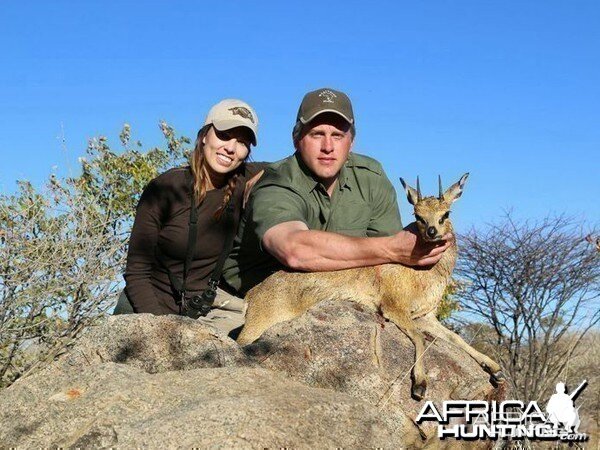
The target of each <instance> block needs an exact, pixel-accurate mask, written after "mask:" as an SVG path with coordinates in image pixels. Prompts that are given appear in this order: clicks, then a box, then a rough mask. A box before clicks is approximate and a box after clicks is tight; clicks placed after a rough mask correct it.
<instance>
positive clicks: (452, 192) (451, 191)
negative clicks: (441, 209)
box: [444, 172, 469, 203]
mask: <svg viewBox="0 0 600 450" xmlns="http://www.w3.org/2000/svg"><path fill="white" fill-rule="evenodd" d="M468 177H469V173H468V172H467V173H465V174H464V175H463V176H462V177H460V180H458V181H457V182H456V183H454V184H453V185H452V186H450V187H449V188H448V189H446V192H444V200H445V201H446V202H448V203H452V202H454V201H456V200H457V199H458V198H459V197H460V196H461V195H462V193H463V187H464V185H465V182H466V181H467V178H468Z"/></svg>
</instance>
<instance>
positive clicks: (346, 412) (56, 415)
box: [0, 302, 502, 448]
mask: <svg viewBox="0 0 600 450" xmlns="http://www.w3.org/2000/svg"><path fill="white" fill-rule="evenodd" d="M428 344H432V345H430V346H429V348H428V350H427V351H426V353H425V357H424V358H425V361H424V362H425V367H426V369H427V371H428V374H429V388H428V392H427V397H426V399H435V400H436V401H438V402H441V401H442V400H444V399H474V398H477V399H481V398H490V399H491V398H499V397H500V396H501V394H502V393H501V392H500V391H498V390H495V389H494V388H493V387H492V386H491V385H490V384H489V382H488V376H487V375H486V374H485V373H484V372H483V371H482V370H481V369H480V368H479V367H478V365H477V364H476V363H475V362H474V361H472V360H471V359H470V358H469V357H468V356H467V355H466V354H464V352H462V351H460V350H458V349H456V348H454V347H453V346H452V345H450V344H447V343H445V342H441V341H439V340H435V342H432V340H430V341H429V342H428ZM413 359H414V348H413V346H412V343H411V342H410V341H409V340H408V339H407V338H406V337H405V336H404V335H403V334H402V333H401V332H400V331H399V330H398V329H397V328H396V327H395V326H394V325H393V324H391V323H389V322H385V321H384V320H383V319H382V318H381V317H380V316H378V315H377V314H376V313H374V312H372V311H366V310H363V309H361V308H360V307H359V306H357V305H355V304H353V303H333V302H324V303H321V304H319V305H317V306H315V307H314V308H313V309H312V310H310V311H309V312H308V313H307V314H305V315H304V316H302V317H300V318H298V319H296V320H294V321H292V322H287V323H282V324H278V325H276V326H275V327H273V328H272V329H271V330H269V331H267V333H265V335H264V336H263V337H262V338H261V339H260V340H258V341H257V342H256V343H254V344H252V345H250V346H247V347H245V348H244V349H240V347H239V346H238V345H237V344H236V343H235V342H234V341H232V340H231V339H229V338H228V337H227V336H225V335H223V334H222V333H220V332H218V331H217V330H216V329H214V328H212V327H210V326H206V325H203V324H201V323H199V322H196V321H193V320H191V319H187V318H182V317H176V316H163V317H154V316H150V315H135V316H117V317H110V318H108V319H106V320H105V321H104V322H102V323H101V324H100V325H98V326H94V327H90V328H89V329H88V330H86V332H85V333H84V335H83V336H82V338H81V339H80V340H79V342H78V343H77V344H76V345H75V346H74V348H72V349H71V351H70V352H69V353H68V354H66V355H64V356H63V357H61V358H60V359H59V360H58V361H56V362H54V363H52V364H51V365H49V366H48V367H47V368H45V369H44V370H43V371H41V372H39V373H38V374H36V375H33V376H30V377H27V378H24V379H21V380H18V381H17V382H16V383H14V384H13V385H12V386H11V387H10V388H8V389H6V390H4V391H3V392H2V393H1V394H2V395H1V398H0V446H23V447H48V446H61V447H69V446H72V447H99V446H102V447H106V446H119V447H133V446H135V447H152V448H155V447H163V446H169V447H173V446H174V445H178V446H193V447H213V448H219V447H224V448H232V447H236V448H238V447H245V448H263V447H271V448H273V447H276V448H280V447H303V448H308V447H351V448H357V447H377V446H378V447H385V448H390V447H392V448H397V447H404V448H420V447H424V446H425V447H428V448H429V447H436V448H437V447H444V446H449V445H456V444H459V443H457V442H455V441H445V442H440V441H438V440H437V439H436V438H435V437H434V436H433V435H434V432H433V427H432V426H431V425H422V426H420V427H419V426H417V425H416V424H415V423H414V421H413V419H414V417H415V416H416V414H417V413H418V411H419V410H420V408H421V406H422V404H423V402H416V401H414V400H413V399H411V398H410V368H411V366H412V363H413Z"/></svg>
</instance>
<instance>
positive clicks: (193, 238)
mask: <svg viewBox="0 0 600 450" xmlns="http://www.w3.org/2000/svg"><path fill="white" fill-rule="evenodd" d="M243 186H244V184H243V183H237V185H236V187H235V190H234V192H233V193H232V195H231V197H230V198H229V202H228V203H227V205H226V206H225V210H224V211H223V214H222V215H221V218H220V222H221V224H222V226H223V227H225V228H226V229H227V235H226V238H225V244H224V246H223V250H222V251H221V254H220V255H219V259H218V260H217V264H216V265H215V268H214V269H213V272H212V274H211V276H210V278H209V280H208V288H207V289H206V291H211V292H209V296H211V297H212V298H213V299H214V297H215V296H216V292H217V286H218V285H219V280H220V278H221V273H222V271H223V266H224V265H225V260H226V259H227V256H228V255H229V253H230V252H231V249H232V247H233V241H234V239H235V233H236V230H237V226H238V224H239V220H240V216H241V209H242V198H243ZM240 190H241V191H240ZM197 239H198V206H197V205H196V194H195V192H194V186H193V183H192V192H191V207H190V219H189V223H188V239H187V247H186V251H185V259H184V261H183V277H181V278H180V277H178V276H176V275H175V274H174V273H173V272H172V271H171V270H170V269H169V267H167V265H166V264H163V267H164V268H165V269H166V270H167V274H168V275H169V281H170V282H171V286H172V287H173V289H174V290H175V291H176V293H177V295H178V297H179V302H178V305H179V313H180V314H185V313H186V312H187V309H188V306H189V305H187V302H186V293H187V285H186V282H187V278H188V274H189V272H190V269H191V265H192V259H193V258H194V250H195V249H196V242H197ZM157 249H158V247H157ZM159 251H160V250H159ZM159 260H160V258H159Z"/></svg>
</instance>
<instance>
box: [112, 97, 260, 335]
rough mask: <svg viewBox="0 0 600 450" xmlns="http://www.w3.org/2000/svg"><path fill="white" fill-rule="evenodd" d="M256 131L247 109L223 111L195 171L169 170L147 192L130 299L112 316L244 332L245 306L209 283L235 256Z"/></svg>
mask: <svg viewBox="0 0 600 450" xmlns="http://www.w3.org/2000/svg"><path fill="white" fill-rule="evenodd" d="M257 129H258V120H257V116H256V113H255V112H254V110H253V109H252V108H251V107H250V106H249V105H248V104H246V103H244V102H242V101H240V100H233V99H228V100H223V101H221V102H219V103H217V104H216V105H215V106H213V107H212V108H211V110H210V111H209V113H208V115H207V117H206V121H205V124H204V126H203V127H202V128H201V129H200V131H199V132H198V138H197V139H196V145H195V148H194V151H193V153H192V156H191V161H190V166H189V167H182V168H175V169H171V170H169V171H167V172H165V173H163V174H162V175H160V176H158V177H157V178H155V179H154V180H152V181H151V182H150V183H149V184H148V186H147V187H146V188H145V189H144V192H143V194H142V196H141V199H140V202H139V204H138V207H137V211H136V217H135V222H134V225H133V229H132V232H131V239H130V241H129V252H128V254H127V267H126V269H125V282H126V286H125V291H124V293H125V294H126V295H122V296H121V298H120V299H119V303H118V304H117V307H116V308H115V312H114V314H124V313H132V312H136V313H152V314H184V315H188V316H190V317H201V318H202V320H203V321H208V322H210V323H212V324H213V325H215V326H217V327H218V328H220V329H222V330H223V331H225V332H229V331H231V330H233V329H235V328H237V327H239V326H241V325H242V324H243V300H242V299H239V298H237V297H234V296H231V295H229V294H227V293H226V292H225V291H223V290H221V289H220V288H217V287H216V282H210V283H209V280H210V279H211V278H215V277H216V279H217V280H218V278H219V276H220V269H217V270H215V268H216V267H217V266H220V265H221V264H222V262H220V260H224V258H225V256H226V255H227V253H228V252H229V250H230V245H231V241H232V239H233V235H234V234H235V231H236V228H237V223H238V219H239V214H240V211H241V206H242V199H243V194H244V186H245V184H246V182H247V181H248V179H249V177H250V176H251V175H253V170H252V169H253V168H254V169H255V170H254V172H255V171H256V169H257V167H248V166H252V164H250V165H249V164H246V159H247V158H248V156H249V154H250V146H251V145H256V137H257ZM255 166H258V164H255ZM192 200H193V201H194V202H195V205H196V208H197V209H196V212H195V213H194V214H195V215H196V216H197V217H196V222H197V224H196V225H193V224H192V222H193V221H194V214H192V208H191V204H192ZM195 228H197V229H195ZM190 229H191V232H190ZM186 259H187V261H186ZM184 269H185V270H184ZM184 272H185V273H186V274H187V275H185V276H184ZM215 294H216V298H215ZM213 298H214V302H213V301H212V300H213ZM204 315H205V317H202V316H204Z"/></svg>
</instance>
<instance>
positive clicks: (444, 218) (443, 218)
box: [440, 211, 450, 225]
mask: <svg viewBox="0 0 600 450" xmlns="http://www.w3.org/2000/svg"><path fill="white" fill-rule="evenodd" d="M448 216H450V211H446V213H445V214H444V215H443V216H442V217H441V218H440V225H441V224H443V223H444V221H445V220H446V219H447V218H448Z"/></svg>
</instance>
